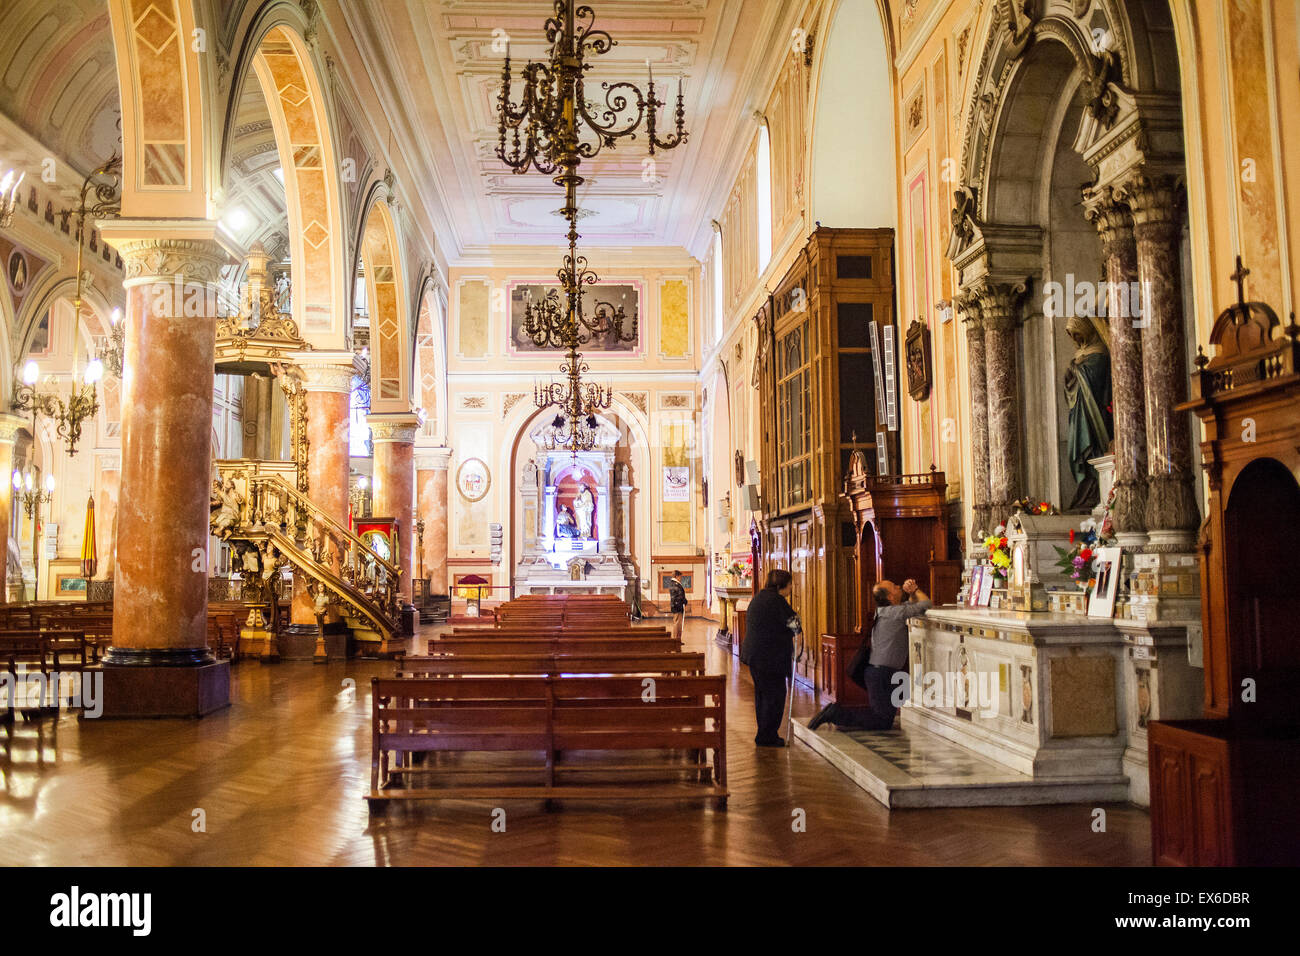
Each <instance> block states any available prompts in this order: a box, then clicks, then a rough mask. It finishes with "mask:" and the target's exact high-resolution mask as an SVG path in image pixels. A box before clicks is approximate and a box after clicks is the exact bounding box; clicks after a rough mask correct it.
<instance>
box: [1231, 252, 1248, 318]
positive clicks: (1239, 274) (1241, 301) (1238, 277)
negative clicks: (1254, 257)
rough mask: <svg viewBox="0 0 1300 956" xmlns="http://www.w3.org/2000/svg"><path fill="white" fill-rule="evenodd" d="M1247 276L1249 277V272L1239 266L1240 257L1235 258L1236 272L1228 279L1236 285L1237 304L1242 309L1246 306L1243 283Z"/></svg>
mask: <svg viewBox="0 0 1300 956" xmlns="http://www.w3.org/2000/svg"><path fill="white" fill-rule="evenodd" d="M1248 275H1250V270H1249V269H1247V268H1246V267H1245V266H1243V265H1242V264H1241V256H1237V271H1236V272H1234V273H1233V274H1232V275H1230V276H1228V278H1229V279H1231V280H1232V281H1233V282H1235V283H1237V304H1238V305H1240V306H1243V307H1244V306H1245V305H1246V289H1245V285H1244V283H1245V281H1246V276H1248Z"/></svg>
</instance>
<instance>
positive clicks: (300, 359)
mask: <svg viewBox="0 0 1300 956" xmlns="http://www.w3.org/2000/svg"><path fill="white" fill-rule="evenodd" d="M285 358H286V359H288V360H289V361H290V362H292V363H293V365H294V366H295V367H296V368H298V369H299V370H301V371H302V387H303V389H304V390H306V391H308V392H342V393H343V394H345V395H347V394H351V392H352V378H353V376H355V375H357V374H358V372H359V371H360V370H359V369H358V367H357V357H356V355H354V354H353V353H352V352H347V351H341V352H327V351H316V350H315V349H310V350H305V351H302V352H289V353H287V354H286V355H285Z"/></svg>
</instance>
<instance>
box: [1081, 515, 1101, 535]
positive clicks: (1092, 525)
mask: <svg viewBox="0 0 1300 956" xmlns="http://www.w3.org/2000/svg"><path fill="white" fill-rule="evenodd" d="M1079 530H1080V531H1085V532H1087V531H1096V530H1097V519H1096V518H1086V519H1085V520H1084V522H1083V523H1082V524H1081V525H1079Z"/></svg>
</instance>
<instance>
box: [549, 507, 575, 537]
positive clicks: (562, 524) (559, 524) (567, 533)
mask: <svg viewBox="0 0 1300 956" xmlns="http://www.w3.org/2000/svg"><path fill="white" fill-rule="evenodd" d="M555 536H556V537H557V538H576V537H579V535H578V522H577V521H576V520H575V519H574V517H573V512H572V511H570V510H569V506H568V505H560V511H559V513H558V514H557V515H556V516H555Z"/></svg>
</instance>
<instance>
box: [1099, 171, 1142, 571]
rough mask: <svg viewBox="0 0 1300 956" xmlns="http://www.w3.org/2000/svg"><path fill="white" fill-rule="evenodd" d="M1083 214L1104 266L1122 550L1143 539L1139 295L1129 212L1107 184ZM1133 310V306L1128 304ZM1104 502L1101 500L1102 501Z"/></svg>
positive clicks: (1114, 511) (1116, 517) (1116, 516)
mask: <svg viewBox="0 0 1300 956" xmlns="http://www.w3.org/2000/svg"><path fill="white" fill-rule="evenodd" d="M1084 215H1085V216H1087V218H1088V219H1089V221H1091V222H1092V223H1093V225H1095V226H1096V227H1097V231H1098V233H1099V234H1100V236H1101V252H1102V257H1103V259H1104V261H1105V264H1106V283H1107V299H1106V316H1107V323H1108V324H1109V326H1110V378H1111V394H1112V400H1113V407H1114V420H1115V479H1114V488H1115V500H1114V502H1113V503H1112V505H1111V523H1112V525H1113V527H1114V529H1115V533H1116V535H1117V536H1118V537H1119V541H1120V544H1121V546H1123V547H1125V548H1134V547H1141V546H1142V545H1144V544H1145V543H1146V533H1145V532H1146V498H1147V493H1146V492H1147V425H1146V413H1145V411H1144V405H1145V402H1144V399H1143V391H1144V386H1143V382H1142V375H1143V373H1142V329H1141V324H1142V317H1141V315H1140V314H1139V309H1140V301H1141V300H1140V298H1139V299H1136V300H1135V297H1133V296H1132V295H1130V291H1131V290H1132V288H1133V287H1134V284H1135V283H1137V280H1138V265H1137V245H1136V242H1135V240H1134V238H1133V216H1132V214H1131V213H1130V212H1129V210H1128V207H1127V206H1125V205H1124V204H1123V203H1120V202H1117V201H1116V199H1115V195H1114V190H1113V189H1111V188H1110V187H1109V186H1107V187H1105V188H1103V189H1099V190H1095V191H1090V195H1087V196H1085V200H1084ZM1135 304H1136V305H1138V306H1139V308H1134V305H1135ZM1102 503H1103V504H1104V503H1105V502H1104V500H1103V502H1102Z"/></svg>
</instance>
